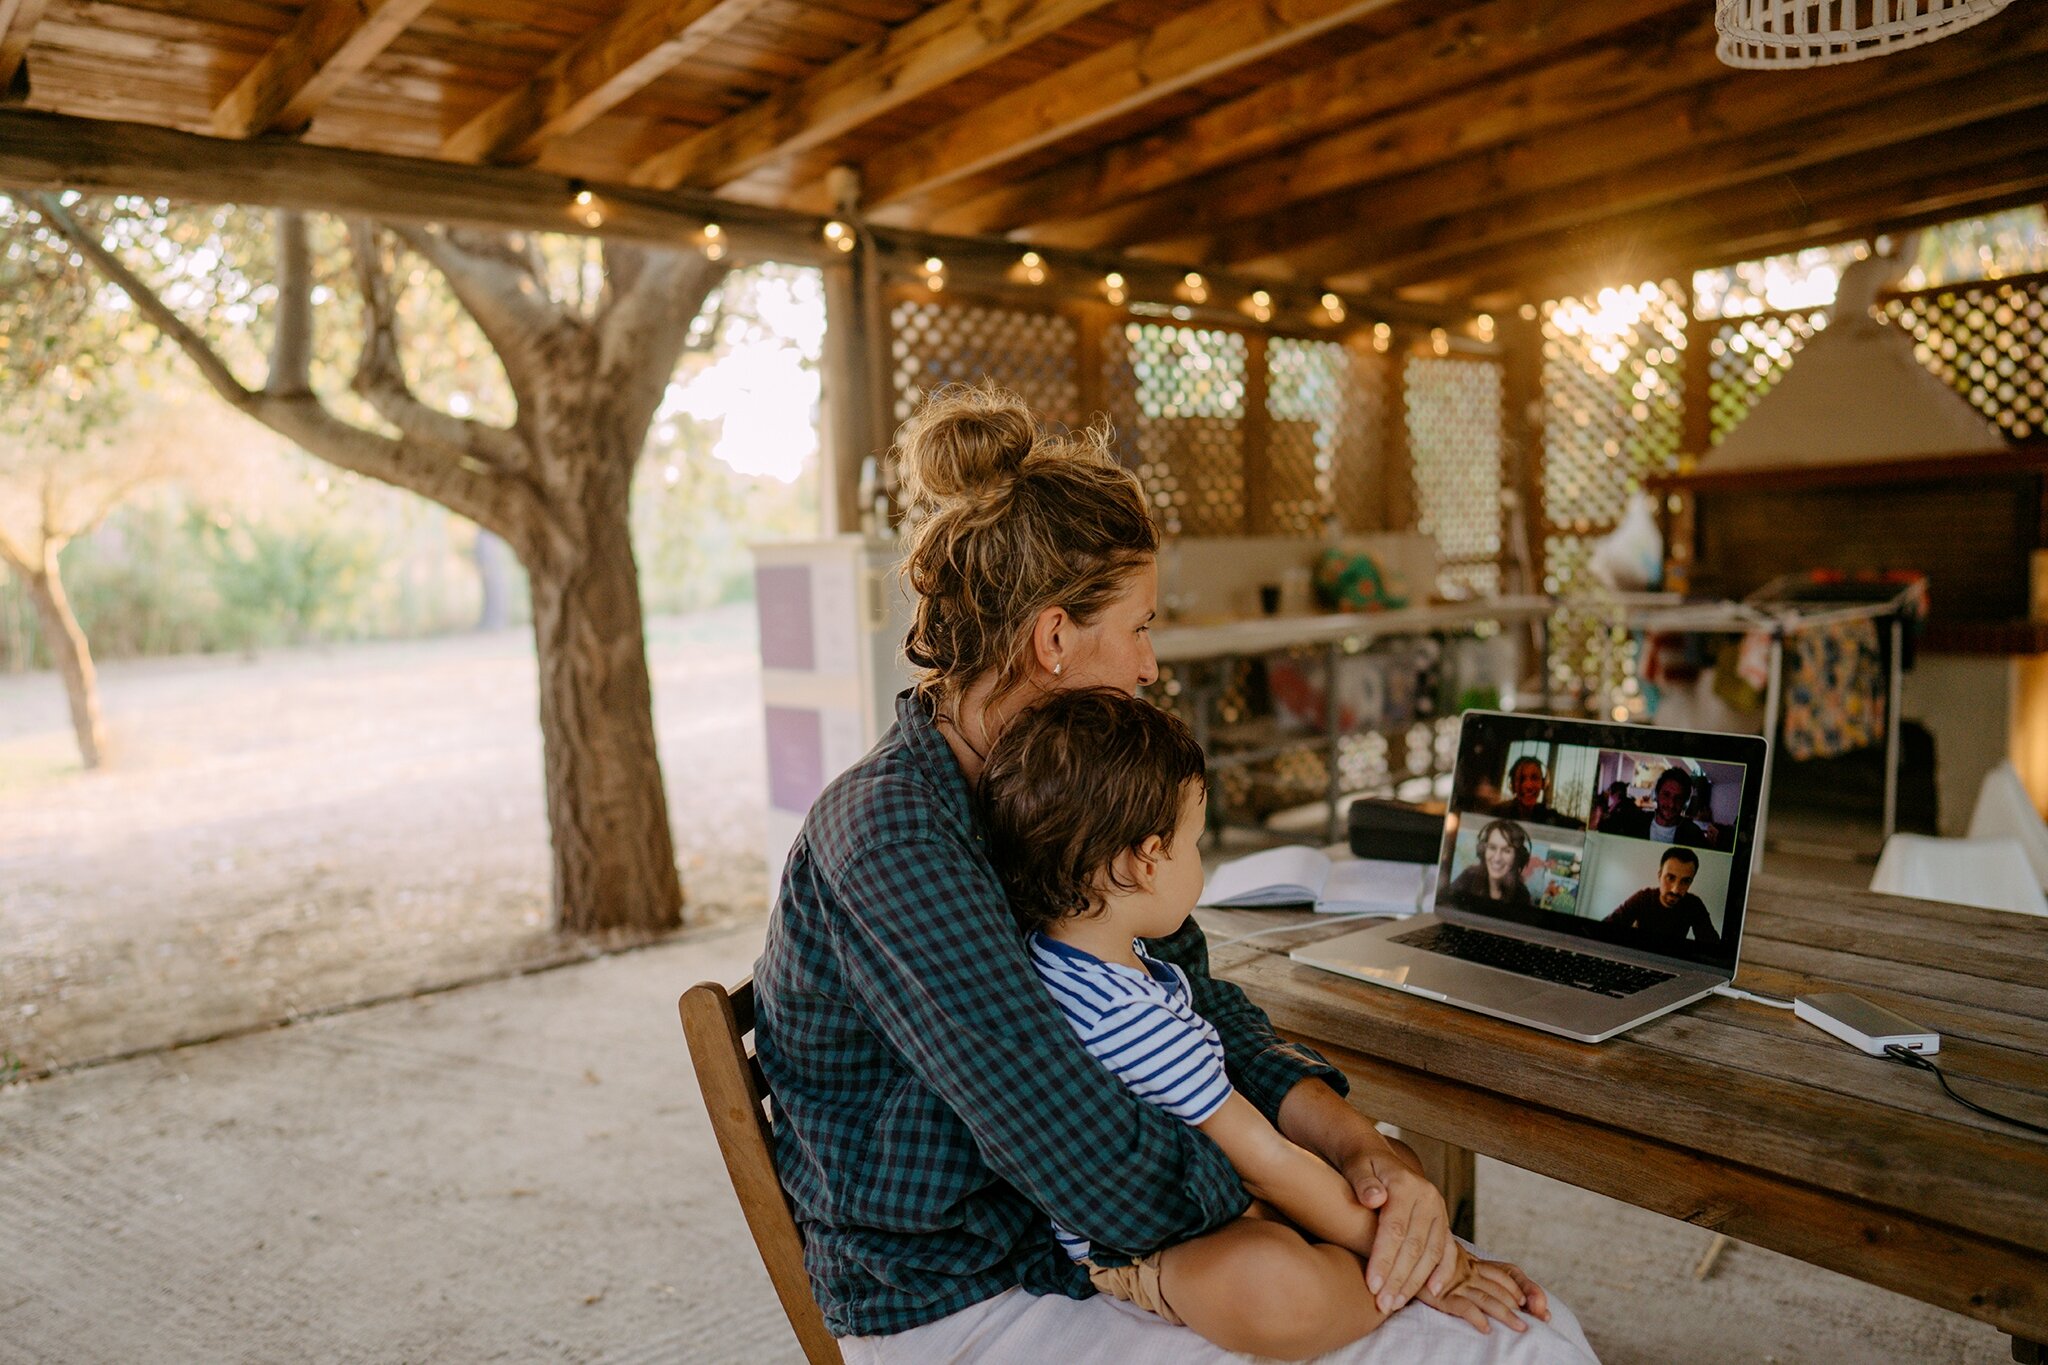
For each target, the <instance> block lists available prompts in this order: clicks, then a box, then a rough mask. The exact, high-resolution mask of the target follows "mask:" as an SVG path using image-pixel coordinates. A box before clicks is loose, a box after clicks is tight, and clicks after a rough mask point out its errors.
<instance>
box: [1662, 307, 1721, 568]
mask: <svg viewBox="0 0 2048 1365" xmlns="http://www.w3.org/2000/svg"><path fill="white" fill-rule="evenodd" d="M1690 292H1691V291H1689V290H1688V291H1687V293H1688V299H1687V304H1686V319H1685V380H1684V387H1683V389H1682V390H1681V391H1680V394H1679V404H1680V407H1679V438H1678V472H1679V473H1681V474H1683V473H1685V472H1686V471H1687V470H1688V468H1689V467H1690V466H1691V464H1692V462H1693V461H1695V460H1698V459H1699V458H1700V457H1701V456H1703V455H1705V454H1706V453H1707V447H1708V446H1709V445H1711V444H1712V443H1713V439H1714V398H1713V383H1714V369H1713V366H1714V352H1713V344H1714V338H1715V337H1716V336H1717V335H1718V334H1719V333H1720V330H1721V324H1720V322H1719V321H1718V320H1714V319H1707V320H1701V319H1699V318H1696V317H1694V316H1693V315H1692V306H1691V299H1690V297H1689V296H1690ZM1673 501H1674V498H1673V496H1672V495H1670V494H1666V495H1665V497H1664V499H1663V504H1662V505H1661V506H1660V507H1659V508H1658V512H1659V520H1660V521H1661V522H1663V524H1664V546H1665V550H1664V586H1665V587H1667V588H1671V589H1674V590H1676V591H1678V592H1684V591H1686V590H1687V589H1688V588H1690V587H1691V586H1692V572H1693V569H1692V566H1693V555H1694V553H1695V552H1696V551H1697V550H1698V549H1699V546H1698V544H1697V543H1696V542H1697V535H1696V530H1697V528H1696V525H1695V523H1694V520H1693V499H1692V494H1690V493H1680V494H1677V495H1676V497H1675V501H1676V502H1677V504H1678V505H1677V506H1676V507H1673V506H1671V503H1672V502H1673Z"/></svg>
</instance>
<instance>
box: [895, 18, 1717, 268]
mask: <svg viewBox="0 0 2048 1365" xmlns="http://www.w3.org/2000/svg"><path fill="white" fill-rule="evenodd" d="M1688 7H1690V6H1688ZM1673 8H1674V0H1612V2H1611V3H1607V4H1598V5H1586V4H1563V5H1560V4H1559V3H1558V0H1501V3H1498V4H1491V5H1486V6H1483V7H1481V8H1479V9H1476V10H1466V11H1463V12H1460V13H1453V14H1451V15H1448V16H1446V17H1444V18H1441V19H1437V20H1434V21H1432V22H1430V23H1427V24H1423V25H1420V26H1418V27H1416V28H1413V29H1409V30H1407V31H1406V32H1404V33H1401V34H1398V35H1396V36H1395V37H1392V38H1388V39H1387V40H1385V41H1384V42H1379V43H1374V44H1373V45H1372V46H1371V47H1368V48H1366V49H1364V50H1363V51H1360V52H1354V53H1352V54H1351V55H1349V56H1346V57H1343V58H1340V59H1339V60H1337V61H1334V62H1331V63H1329V64H1327V65H1324V66H1319V67H1316V68H1314V69H1312V70H1309V71H1304V72H1301V73H1300V74H1298V75H1295V76H1290V77H1288V78H1287V79H1285V80H1280V81H1275V82H1273V83H1271V84H1269V85H1264V86H1261V87H1260V88H1258V89H1256V90H1253V91H1252V92H1250V93H1249V94H1246V95H1243V96H1240V97H1239V98H1237V99H1233V100H1227V101H1225V102H1224V103H1222V104H1218V105H1215V106H1213V107H1211V108H1208V109H1204V110H1202V111H1200V112H1198V113H1195V114H1190V115H1188V116H1187V117H1185V118H1178V119H1174V120H1172V121H1171V122H1169V123H1166V124H1162V125H1161V126H1159V127H1157V128H1154V129H1152V130H1151V131H1150V132H1147V133H1145V134H1144V135H1143V136H1142V137H1137V138H1133V139H1131V140H1130V141H1128V142H1120V143H1117V144H1115V145H1113V146H1110V147H1106V148H1103V149H1102V150H1100V151H1096V152H1091V153H1089V154H1088V155H1086V156H1081V157H1076V158H1074V159H1072V160H1070V161H1065V162H1062V163H1060V164H1059V165H1058V166H1055V167H1053V168H1052V169H1050V170H1048V171H1045V172H1043V173H1041V174H1038V175H1034V176H1030V177H1027V178H1026V179H1023V180H1019V181H1014V182H1011V183H1007V184H1001V185H998V186H996V187H995V188H994V189H991V190H988V191H986V192H984V193H981V194H980V195H979V196H978V197H975V198H973V199H970V200H967V201H966V202H963V203H959V204H955V205H951V206H948V207H946V208H944V209H942V210H940V211H939V212H936V213H934V214H932V215H931V216H930V217H929V218H928V219H927V220H926V221H927V223H928V225H929V226H930V227H932V228H933V229H934V230H936V231H940V232H969V233H978V232H1008V231H1011V230H1014V229H1016V228H1020V227H1025V226H1028V225H1030V224H1033V223H1048V222H1055V221H1058V220H1060V219H1065V218H1082V217H1086V216H1088V215H1089V214H1093V213H1098V212H1100V211H1102V210H1104V209H1107V208H1110V207H1112V206H1113V205H1115V204H1117V203H1119V202H1121V201H1123V200H1126V199H1129V198H1131V197H1133V196H1135V195H1141V194H1149V193H1151V192H1152V191H1154V190H1159V189H1164V188H1165V187H1166V186H1168V185H1171V184H1174V183H1175V182H1177V181H1181V180H1187V179H1190V178H1192V177H1194V176H1198V175H1203V174H1206V173H1208V172H1210V171H1214V170H1218V169H1220V168H1222V167H1224V166H1227V165H1230V164H1231V163H1233V162H1237V161H1243V160H1246V159H1248V158H1250V157H1254V156H1262V155H1265V154H1267V153H1270V152H1273V151H1276V150H1277V149H1279V148H1282V147H1285V146H1287V145H1289V144H1291V143H1295V142H1299V141H1301V140H1302V139H1304V138H1307V137H1313V136H1316V135H1318V134H1321V133H1325V132H1328V131H1330V130H1331V129H1333V128H1339V127H1342V126H1344V125H1346V124H1350V123H1356V122H1359V121H1361V120H1363V119H1367V118H1370V117H1373V116H1375V115H1378V114H1383V113H1385V112H1387V111H1388V110H1392V109H1398V108H1400V107H1401V106H1402V105H1405V104H1410V103H1413V102H1414V101H1416V100H1418V99H1422V98H1425V97H1427V96H1429V95H1431V94H1432V93H1435V92H1438V91H1442V90H1446V89H1451V88H1455V87H1456V86H1459V85H1463V84H1467V83H1469V82H1471V81H1475V80H1480V79H1484V78H1487V77H1490V76H1493V75H1495V74H1496V73H1498V72H1502V71H1506V70H1508V69H1510V68H1512V67H1515V66H1517V65H1520V64H1522V63H1524V62H1528V61H1530V60H1532V59H1535V58H1538V57H1541V56H1543V55H1545V54H1547V53H1552V52H1560V51H1563V50H1564V49H1566V48H1568V47H1571V46H1574V45H1576V44H1578V43H1582V42H1586V41H1589V40H1591V39H1595V38H1599V37H1602V36H1605V35H1607V34H1610V33H1613V32H1615V31H1616V30H1618V29H1622V28H1626V27H1628V26H1629V25H1632V24H1636V23H1640V22H1642V21H1644V20H1646V19H1652V18H1655V17H1656V16H1658V15H1662V14H1668V13H1669V12H1670V11H1671V10H1672V9H1673Z"/></svg>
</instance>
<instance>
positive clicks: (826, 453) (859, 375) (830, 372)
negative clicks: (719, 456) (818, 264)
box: [818, 257, 874, 535]
mask: <svg viewBox="0 0 2048 1365" xmlns="http://www.w3.org/2000/svg"><path fill="white" fill-rule="evenodd" d="M823 271H824V276H825V348H824V354H823V356H822V357H820V360H821V368H822V373H821V375H820V376H819V377H820V379H821V380H822V381H823V382H822V383H821V384H820V386H819V387H820V390H821V392H822V394H823V400H824V401H823V403H822V405H821V406H822V407H823V412H822V413H821V414H820V418H821V420H820V421H819V424H818V425H819V433H818V434H819V436H820V438H821V440H820V447H821V448H820V451H819V455H820V459H819V461H818V510H819V516H820V519H821V520H822V521H823V523H824V531H825V534H827V535H844V534H847V533H848V532H853V531H858V530H860V527H861V514H862V512H864V511H865V510H866V509H865V508H863V507H862V506H861V505H860V465H861V461H862V460H864V459H866V458H867V457H868V455H869V454H870V453H871V452H872V451H873V449H874V439H873V433H872V426H871V423H870V421H869V418H868V411H867V409H868V381H867V375H866V373H865V365H864V363H863V360H862V355H861V353H862V351H863V349H865V342H864V338H863V335H862V333H863V331H864V329H865V326H866V322H865V319H864V317H863V316H862V312H861V307H860V281H859V278H858V275H857V272H856V268H855V266H854V262H853V261H852V259H851V258H847V257H842V258H841V259H839V260H836V261H827V262H825V263H824V266H823Z"/></svg>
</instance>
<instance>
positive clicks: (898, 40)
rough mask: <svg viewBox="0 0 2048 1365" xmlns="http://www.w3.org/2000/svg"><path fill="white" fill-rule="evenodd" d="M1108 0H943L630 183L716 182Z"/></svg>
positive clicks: (974, 66)
mask: <svg viewBox="0 0 2048 1365" xmlns="http://www.w3.org/2000/svg"><path fill="white" fill-rule="evenodd" d="M1106 2H1107V0H947V2H946V3H944V4H941V5H937V6H935V7H933V8H932V9H929V10H927V11H925V12H924V13H923V14H921V15H919V16H918V17H917V18H915V19H913V20H911V21H910V22H909V23H907V24H904V25H903V26H902V27H901V28H898V29H896V30H894V31H893V32H891V33H890V34H889V35H888V36H886V37H884V38H882V39H881V40H880V41H878V42H875V43H872V44H870V45H868V46H866V47H862V48H857V49H855V50H854V51H852V52H849V53H847V54H846V55H845V56H844V57H841V58H840V59H839V60H838V61H836V62H834V63H833V64H832V65H830V66H828V67H826V68H825V69H824V70H822V71H820V72H818V73H817V74H816V75H815V76H813V77H811V78H810V79H809V80H806V81H804V82H802V83H801V84H799V85H795V86H792V87H791V88H789V89H787V90H784V91H782V92H780V93H778V94H774V95H770V96H769V97H768V98H766V99H764V100H763V101H761V102H760V103H759V104H757V105H754V106H752V107H750V108H748V109H745V110H742V111H741V112H739V113H737V114H734V115H733V116H732V117H731V118H728V119H725V120H724V121H722V122H720V123H718V124H715V125H713V126H712V127H710V128H708V129H706V130H705V131H704V132H702V133H700V134H698V135H697V136H695V137H692V138H690V139H688V140H687V141H684V142H681V143H678V144H677V145H676V146H674V147H670V148H667V149H665V150H664V151H662V152H660V153H658V154H656V155H654V156H651V157H649V158H648V159H647V160H646V161H644V162H642V163H641V164H640V165H639V166H638V167H637V168H635V170H634V172H633V183H635V184H638V185H648V186H652V187H654V188H656V189H670V188H673V187H674V186H677V185H691V186H696V187H699V188H706V189H715V188H718V187H721V186H724V185H728V184H731V183H732V182H733V181H735V180H738V179H741V178H742V177H744V176H746V175H747V174H748V173H749V172H751V171H754V170H756V169H758V168H759V167H761V166H763V165H765V164H767V163H768V162H771V161H774V160H776V159H778V158H780V157H784V156H789V155H792V154H794V153H796V152H801V151H806V150H808V149H810V148H812V147H815V146H817V145H819V144H820V143H823V142H827V141H829V140H831V139H832V138H835V137H838V136H840V135H842V134H844V133H846V132H848V131H850V130H852V129H854V128H857V127H859V126H860V125H861V124H863V123H865V122H867V121H868V120H870V119H872V118H875V117H877V116H879V115H881V114H884V113H887V112H888V111H890V110H891V109H895V108H898V107H900V106H902V105H904V104H907V103H909V102H910V101H912V100H915V99H918V98H920V97H922V96H924V95H927V94H929V93H931V92H932V91H933V90H936V89H938V88H939V87H940V86H942V85H946V84H948V83H950V82H952V81H955V80H958V79H959V78H960V77H962V76H965V75H968V74H969V73H971V72H974V71H978V70H980V69H981V68H982V67H984V66H986V65H988V64H989V63H990V62H993V61H995V60H996V59H998V58H1000V57H1004V56H1007V55H1008V54H1010V53H1011V52H1014V51H1016V50H1017V49H1019V48H1021V47H1023V46H1025V45H1026V44H1029V43H1033V42H1036V41H1037V40H1038V39H1040V38H1043V37H1045V36H1046V35H1047V34H1050V33H1054V32H1057V31H1058V30H1059V29H1061V28H1064V27H1065V26H1066V25H1068V24H1070V23H1072V22H1074V21H1075V20H1077V19H1080V18H1083V17H1085V16H1087V15H1088V14H1091V13H1093V12H1094V11H1095V10H1098V9H1100V8H1102V6H1103V5H1104V4H1105V3H1106Z"/></svg>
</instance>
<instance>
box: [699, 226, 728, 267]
mask: <svg viewBox="0 0 2048 1365" xmlns="http://www.w3.org/2000/svg"><path fill="white" fill-rule="evenodd" d="M704 259H705V260H707V261H722V260H724V259H725V229H724V228H722V227H720V226H719V225H718V224H716V223H706V224H705V225H704Z"/></svg>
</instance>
